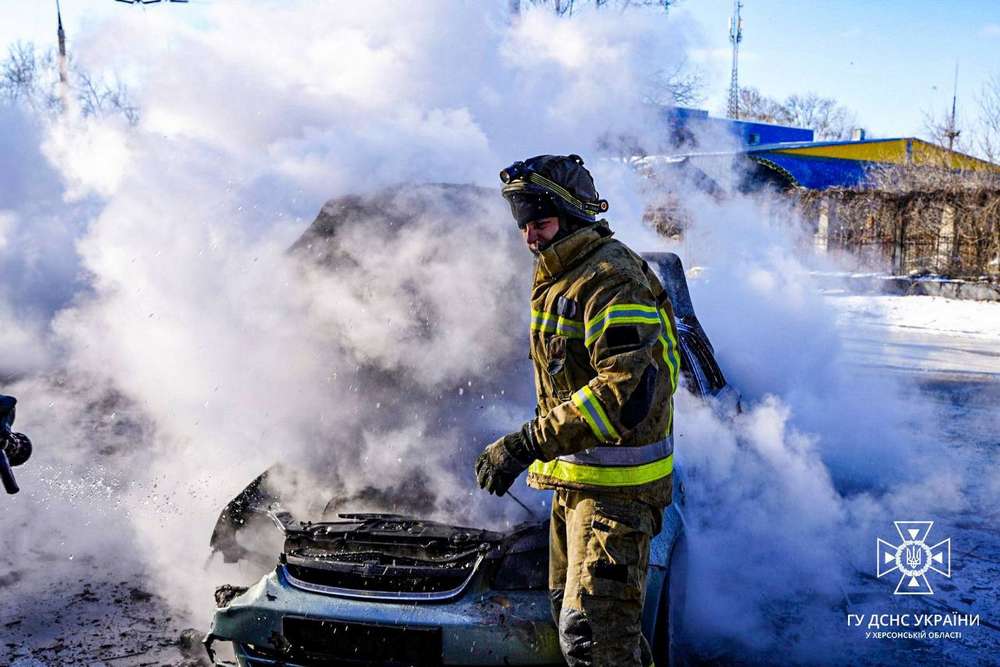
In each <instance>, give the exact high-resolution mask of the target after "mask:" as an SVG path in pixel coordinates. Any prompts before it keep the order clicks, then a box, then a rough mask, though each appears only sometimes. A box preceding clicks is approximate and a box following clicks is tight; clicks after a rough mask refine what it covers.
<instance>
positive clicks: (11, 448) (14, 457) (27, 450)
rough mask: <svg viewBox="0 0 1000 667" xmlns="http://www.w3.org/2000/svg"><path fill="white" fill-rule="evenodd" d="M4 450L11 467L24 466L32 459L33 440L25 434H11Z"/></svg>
mask: <svg viewBox="0 0 1000 667" xmlns="http://www.w3.org/2000/svg"><path fill="white" fill-rule="evenodd" d="M3 450H4V452H6V453H7V460H9V461H10V465H11V466H19V465H22V464H24V463H25V462H26V461H27V460H28V459H29V458H30V457H31V440H29V439H28V436H26V435H25V434H23V433H9V434H8V435H7V441H6V442H4V443H3Z"/></svg>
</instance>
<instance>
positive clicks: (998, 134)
mask: <svg viewBox="0 0 1000 667" xmlns="http://www.w3.org/2000/svg"><path fill="white" fill-rule="evenodd" d="M979 123H980V128H979V141H978V144H979V145H978V148H979V151H980V153H981V154H982V156H983V157H984V158H986V159H987V160H989V161H990V162H995V163H1000V73H996V74H994V75H993V76H991V77H990V78H989V79H987V80H986V83H984V84H983V89H982V91H981V93H980V96H979Z"/></svg>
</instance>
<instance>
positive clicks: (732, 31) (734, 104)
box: [726, 0, 743, 118]
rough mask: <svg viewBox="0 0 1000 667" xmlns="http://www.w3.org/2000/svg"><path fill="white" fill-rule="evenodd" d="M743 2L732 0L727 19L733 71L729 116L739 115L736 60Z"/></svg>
mask: <svg viewBox="0 0 1000 667" xmlns="http://www.w3.org/2000/svg"><path fill="white" fill-rule="evenodd" d="M742 7H743V3H742V2H740V0H733V15H732V17H731V18H730V19H729V41H730V42H731V43H732V45H733V73H732V75H731V76H730V77H729V108H728V109H727V110H726V115H728V116H729V117H730V118H739V117H740V83H739V81H740V79H739V68H738V61H739V55H740V42H742V41H743V19H741V18H740V9H742Z"/></svg>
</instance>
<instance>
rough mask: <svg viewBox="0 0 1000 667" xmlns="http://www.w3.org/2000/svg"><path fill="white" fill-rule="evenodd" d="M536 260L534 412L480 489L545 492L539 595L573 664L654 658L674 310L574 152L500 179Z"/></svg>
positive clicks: (519, 165) (485, 472)
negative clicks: (652, 547)
mask: <svg viewBox="0 0 1000 667" xmlns="http://www.w3.org/2000/svg"><path fill="white" fill-rule="evenodd" d="M500 179H501V181H502V182H503V187H502V190H501V192H502V194H503V196H504V198H506V200H507V202H508V203H509V204H510V210H511V213H512V214H513V216H514V219H515V220H516V221H517V225H518V227H519V228H520V229H521V232H522V235H523V237H524V240H525V242H526V243H527V245H528V247H529V248H530V250H531V251H532V252H533V253H534V254H535V256H536V262H535V273H534V282H533V286H532V290H531V331H530V341H531V345H530V354H531V359H532V362H533V365H534V371H535V389H536V393H537V397H538V405H537V408H536V415H537V416H536V417H535V418H534V419H532V420H531V421H529V422H528V423H526V424H524V425H523V426H522V427H521V428H520V429H519V430H517V431H515V432H513V433H510V434H508V435H505V436H504V437H502V438H500V439H499V440H497V441H496V442H494V443H492V444H491V445H489V446H488V447H486V449H485V450H484V451H483V453H482V454H481V455H480V457H479V459H478V460H477V461H476V476H477V479H478V481H479V485H480V486H481V487H482V488H484V489H486V490H487V491H489V492H490V493H494V494H496V495H503V494H504V493H506V491H507V490H508V489H509V488H510V486H511V484H513V483H514V480H515V479H516V478H517V477H518V476H519V475H520V474H521V473H522V472H523V471H524V470H525V469H527V470H528V484H529V485H530V486H532V487H534V488H536V489H552V490H553V491H554V493H553V496H552V515H551V523H550V544H549V556H550V558H549V593H550V598H551V602H552V617H553V620H554V621H555V622H556V624H557V626H558V628H559V644H560V648H561V649H562V653H563V656H564V657H565V658H566V662H567V663H568V664H569V665H636V666H639V665H642V666H643V667H645V666H647V665H650V664H652V656H651V653H650V650H649V645H648V644H647V642H646V640H645V638H644V637H643V636H642V633H641V627H640V616H641V612H642V606H643V595H644V592H645V582H646V570H647V566H648V563H649V544H650V540H651V538H652V537H653V536H654V535H656V534H657V533H658V532H659V531H660V527H661V521H662V516H663V509H664V508H665V507H666V506H667V505H668V504H669V503H670V498H671V490H672V477H671V473H672V470H673V399H672V396H673V393H674V391H675V390H676V388H677V381H678V371H679V369H680V354H679V351H678V346H677V331H676V327H675V324H674V317H673V309H672V307H671V304H670V300H669V298H668V297H667V294H666V292H665V291H664V289H663V287H662V286H661V285H660V282H659V280H658V279H657V277H656V276H655V275H654V273H653V271H652V270H651V269H650V268H649V266H648V265H647V263H646V262H645V261H643V260H642V258H641V257H639V256H638V255H637V254H636V253H634V252H633V251H632V250H630V249H629V248H628V247H627V246H626V245H624V244H623V243H621V242H619V241H617V240H616V239H614V238H612V234H613V233H612V231H611V229H610V228H609V227H608V223H607V221H606V220H604V219H601V218H600V217H599V215H600V214H601V213H603V212H605V211H606V210H607V208H608V204H607V202H606V201H605V200H602V199H600V196H599V195H598V193H597V190H596V189H595V187H594V181H593V178H592V177H591V175H590V172H589V171H588V170H587V169H586V168H585V167H584V164H583V160H582V159H581V158H580V157H579V156H577V155H569V156H561V155H540V156H537V157H533V158H530V159H527V160H524V161H523V162H515V163H514V164H513V165H511V166H510V167H508V168H507V169H505V170H503V171H502V172H500Z"/></svg>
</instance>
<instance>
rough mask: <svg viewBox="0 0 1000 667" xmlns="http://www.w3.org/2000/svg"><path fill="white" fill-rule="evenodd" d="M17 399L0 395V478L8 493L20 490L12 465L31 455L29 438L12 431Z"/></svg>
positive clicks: (20, 462)
mask: <svg viewBox="0 0 1000 667" xmlns="http://www.w3.org/2000/svg"><path fill="white" fill-rule="evenodd" d="M16 405H17V399H16V398H14V397H13V396H2V395H0V480H2V481H3V488H4V490H6V491H7V493H9V494H15V493H17V492H18V491H20V490H21V489H20V487H18V485H17V480H16V479H14V470H13V468H14V466H19V465H21V464H22V463H24V462H25V461H27V460H28V459H29V458H30V457H31V440H29V439H28V436H26V435H24V434H23V433H14V432H13V431H12V430H11V428H12V427H13V426H14V412H15V411H14V406H16Z"/></svg>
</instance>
